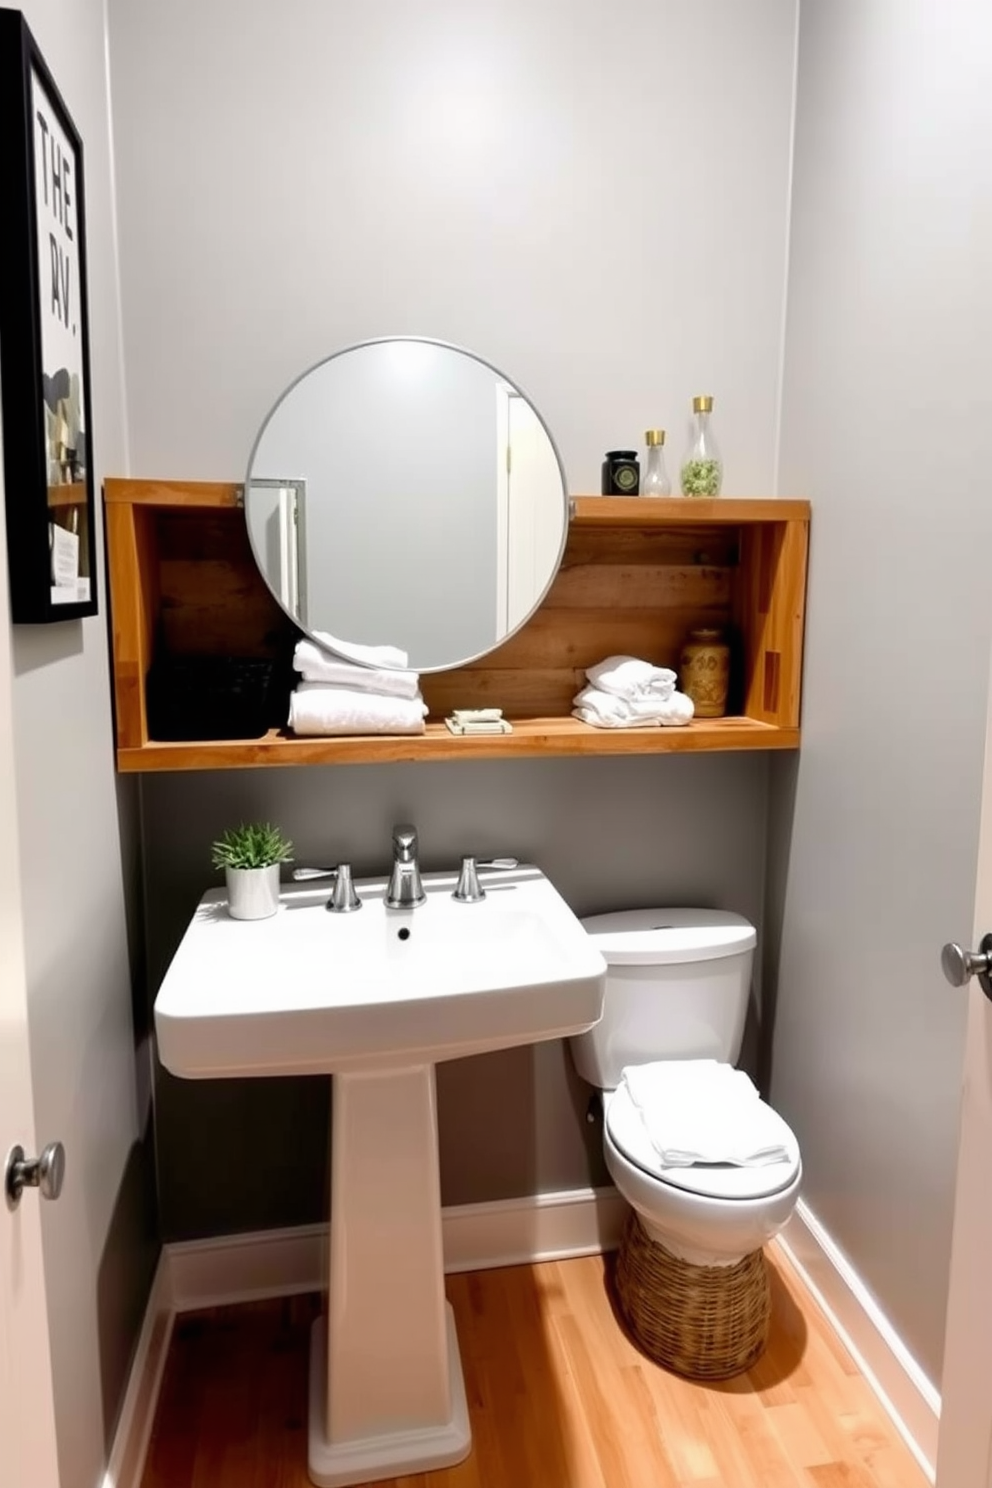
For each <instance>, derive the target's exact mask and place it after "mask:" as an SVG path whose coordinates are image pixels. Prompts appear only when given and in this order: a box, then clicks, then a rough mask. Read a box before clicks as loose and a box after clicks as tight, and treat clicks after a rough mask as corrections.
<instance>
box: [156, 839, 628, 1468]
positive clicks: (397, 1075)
mask: <svg viewBox="0 0 992 1488" xmlns="http://www.w3.org/2000/svg"><path fill="white" fill-rule="evenodd" d="M480 879H481V881H482V883H483V885H484V887H485V889H486V897H485V899H483V900H482V901H481V902H479V903H475V904H460V903H457V902H456V901H455V900H453V899H452V897H451V893H452V890H453V889H454V887H455V883H456V878H455V877H454V876H453V875H443V874H428V875H425V877H424V888H425V889H426V891H427V902H426V904H423V905H420V906H418V907H417V908H416V909H413V910H390V909H387V908H386V907H385V904H384V902H383V900H384V894H385V887H386V880H385V879H374V880H367V881H365V882H361V883H359V884H358V885H357V888H358V892H359V895H360V897H361V899H362V908H361V909H360V910H358V911H356V912H354V913H352V914H329V913H328V911H327V909H326V904H327V900H328V896H329V889H328V886H327V885H326V883H325V884H324V885H323V886H321V885H319V884H317V885H315V884H313V883H309V884H306V885H291V886H286V887H284V889H283V891H282V893H281V895H280V905H279V912H278V913H277V914H276V915H273V916H272V917H271V918H270V919H267V920H253V921H246V920H232V919H231V918H230V917H229V915H228V913H227V904H226V898H225V894H224V891H223V890H222V889H214V890H211V892H210V893H208V894H205V895H204V897H203V899H202V900H201V901H200V905H199V907H198V909H197V911H196V913H195V915H194V917H193V920H192V922H191V924H190V926H189V928H188V929H187V931H186V934H185V936H184V937H183V940H182V943H181V944H180V946H179V949H178V951H177V952H176V954H175V957H174V958H173V961H172V964H171V966H170V967H169V969H168V971H167V973H166V976H165V979H164V981H163V983H162V986H161V989H160V991H159V994H158V997H157V999H156V1002H155V1028H156V1033H157V1038H158V1052H159V1057H160V1059H161V1060H162V1063H163V1064H164V1065H165V1067H166V1068H167V1069H169V1070H171V1071H172V1073H173V1074H175V1075H179V1076H182V1077H184V1078H187V1079H207V1078H217V1077H232V1076H244V1075H290V1074H306V1075H313V1074H332V1075H333V1076H334V1080H333V1100H332V1121H331V1212H332V1223H331V1233H330V1246H329V1263H328V1282H327V1315H326V1317H324V1318H322V1319H320V1320H318V1322H317V1323H315V1325H314V1331H313V1337H312V1340H311V1357H310V1403H309V1436H308V1458H307V1461H308V1469H309V1473H310V1477H311V1479H312V1481H313V1482H314V1483H316V1484H318V1485H320V1488H344V1485H347V1484H355V1483H368V1482H371V1481H374V1480H375V1479H377V1478H392V1477H404V1476H406V1475H415V1474H419V1473H424V1472H428V1471H431V1470H433V1469H434V1468H443V1467H449V1466H451V1465H453V1464H454V1463H456V1462H460V1461H461V1460H462V1458H464V1457H465V1456H467V1454H468V1452H469V1450H470V1448H471V1440H472V1439H471V1432H470V1429H469V1416H468V1404H467V1400H466V1395H465V1384H464V1379H463V1376H462V1368H461V1362H460V1359H459V1355H458V1340H457V1336H456V1333H455V1326H454V1318H453V1315H452V1312H451V1309H450V1307H448V1306H447V1304H446V1302H445V1295H444V1257H443V1252H442V1243H441V1185H440V1175H439V1169H438V1153H437V1101H436V1094H435V1082H434V1066H435V1064H436V1063H437V1062H438V1061H439V1060H442V1059H454V1058H456V1057H462V1056H464V1055H467V1054H480V1053H483V1052H484V1051H486V1050H488V1049H505V1048H508V1047H510V1046H512V1045H514V1044H525V1043H534V1042H537V1041H539V1040H542V1039H551V1038H563V1037H566V1036H569V1035H571V1034H575V1033H581V1032H583V1031H584V1030H585V1029H587V1028H590V1027H591V1026H592V1025H593V1024H594V1023H595V1022H596V1021H597V1019H598V1018H599V1017H600V1014H601V1012H602V1004H603V989H604V984H605V974H606V964H605V962H604V961H603V958H602V956H601V955H600V953H599V951H597V950H596V949H595V947H594V944H593V941H592V940H591V939H590V937H589V936H588V935H587V934H586V931H585V930H584V929H583V927H582V925H581V924H580V923H579V921H578V920H577V919H576V917H575V915H574V914H573V913H572V911H571V910H570V909H569V907H568V905H567V904H566V903H565V901H564V900H563V899H562V898H561V896H560V895H559V893H558V892H557V890H556V889H555V888H554V886H553V885H552V884H551V883H549V881H548V880H547V879H546V878H545V876H544V874H543V873H541V872H540V870H539V869H537V868H520V869H516V870H513V871H511V872H504V871H498V872H491V873H486V872H482V873H480Z"/></svg>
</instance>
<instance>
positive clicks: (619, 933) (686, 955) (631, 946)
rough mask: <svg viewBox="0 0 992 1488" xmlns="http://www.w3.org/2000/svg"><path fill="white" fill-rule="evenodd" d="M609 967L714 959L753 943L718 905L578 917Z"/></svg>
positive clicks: (735, 917) (752, 935)
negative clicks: (711, 907)
mask: <svg viewBox="0 0 992 1488" xmlns="http://www.w3.org/2000/svg"><path fill="white" fill-rule="evenodd" d="M582 924H583V925H584V926H585V928H586V930H587V931H588V932H589V934H590V935H591V936H592V937H593V939H594V940H595V942H596V949H597V950H598V951H600V952H601V953H602V955H603V957H604V958H605V960H606V962H607V964H608V965H610V966H620V965H627V966H664V965H677V964H679V963H684V962H686V961H715V960H718V959H719V958H720V957H721V956H736V955H739V954H740V952H741V951H749V950H752V949H753V948H754V946H755V945H756V944H757V940H758V937H757V934H756V932H755V929H754V926H753V925H752V924H750V923H749V922H748V921H747V920H746V919H745V918H744V916H743V915H739V914H733V913H731V912H730V911H729V910H723V909H669V908H663V909H621V910H615V911H614V912H613V913H612V914H600V915H590V916H588V918H586V919H584V920H583V921H582Z"/></svg>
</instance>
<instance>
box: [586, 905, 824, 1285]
mask: <svg viewBox="0 0 992 1488" xmlns="http://www.w3.org/2000/svg"><path fill="white" fill-rule="evenodd" d="M583 924H584V925H585V927H586V930H587V931H588V932H589V934H590V935H591V936H593V938H594V939H595V941H596V945H597V947H598V948H599V950H600V951H602V953H603V957H604V959H605V960H606V963H607V976H606V995H605V999H604V1004H603V1017H602V1020H601V1021H600V1022H599V1023H597V1024H596V1026H595V1027H594V1028H592V1029H591V1030H590V1031H589V1032H588V1033H584V1034H581V1035H580V1036H579V1037H577V1038H573V1039H572V1040H571V1041H570V1043H571V1048H572V1057H573V1059H574V1062H575V1067H576V1069H577V1070H578V1072H579V1074H580V1075H581V1076H582V1077H583V1079H585V1080H587V1081H588V1082H589V1084H590V1085H593V1086H595V1087H596V1088H597V1089H599V1090H601V1091H602V1092H603V1108H604V1122H603V1144H604V1150H605V1156H606V1165H607V1167H608V1168H609V1171H610V1174H611V1176H612V1178H613V1181H614V1182H615V1184H616V1186H617V1188H618V1189H619V1191H620V1193H621V1194H622V1195H623V1197H624V1198H625V1199H626V1200H627V1202H628V1203H629V1204H630V1205H631V1206H632V1207H633V1208H634V1209H635V1210H636V1212H637V1215H638V1217H639V1219H640V1221H641V1225H642V1227H643V1229H644V1231H645V1233H646V1235H647V1236H648V1238H649V1239H650V1240H652V1241H654V1242H655V1243H657V1244H660V1245H662V1246H663V1247H664V1248H665V1250H666V1251H668V1252H669V1254H670V1255H672V1256H674V1257H676V1258H678V1260H680V1261H685V1262H688V1263H689V1264H690V1265H692V1266H709V1267H712V1266H720V1267H724V1266H726V1267H729V1266H733V1265H735V1264H736V1263H738V1262H740V1261H741V1260H742V1259H743V1258H744V1257H745V1256H747V1255H749V1254H750V1253H752V1252H754V1251H758V1250H760V1248H761V1247H762V1246H763V1245H765V1244H766V1243H767V1242H768V1241H769V1240H771V1239H772V1237H773V1236H774V1235H776V1234H777V1233H778V1231H779V1230H780V1229H781V1228H782V1226H783V1225H784V1224H785V1223H786V1221H787V1220H788V1218H789V1216H790V1215H791V1213H792V1211H793V1209H794V1208H795V1204H796V1200H797V1198H798V1196H799V1187H800V1184H801V1181H802V1163H801V1160H800V1155H799V1144H798V1142H797V1141H796V1138H795V1136H794V1135H793V1133H792V1132H791V1130H790V1129H789V1127H788V1126H787V1124H786V1123H785V1122H784V1121H783V1120H782V1118H781V1117H780V1116H777V1115H776V1114H775V1113H774V1112H772V1111H770V1109H769V1108H767V1107H765V1108H764V1110H763V1112H762V1120H763V1121H764V1122H765V1123H766V1124H767V1125H770V1126H771V1127H772V1129H773V1130H774V1132H775V1133H776V1136H775V1142H776V1144H781V1146H782V1148H783V1149H784V1154H785V1155H784V1157H783V1158H782V1159H781V1160H779V1161H776V1162H771V1163H768V1164H767V1165H764V1166H753V1167H744V1166H732V1165H729V1164H727V1165H724V1164H720V1163H716V1164H706V1165H699V1166H684V1167H666V1166H663V1164H662V1159H661V1157H660V1156H659V1152H658V1150H657V1145H656V1144H657V1137H658V1133H657V1132H652V1134H651V1135H650V1136H649V1134H648V1132H647V1130H646V1128H645V1125H644V1122H643V1121H642V1119H641V1115H640V1113H639V1111H638V1109H637V1108H636V1107H635V1105H634V1103H633V1101H632V1099H631V1097H630V1094H629V1093H628V1091H627V1088H626V1086H625V1085H624V1084H622V1083H621V1072H622V1070H623V1069H624V1067H625V1066H629V1065H647V1064H652V1063H654V1062H655V1061H659V1060H695V1059H699V1060H713V1059H716V1060H719V1061H722V1062H726V1063H728V1064H734V1063H735V1062H736V1060H737V1057H738V1055H739V1054H740V1048H741V1039H742V1037H743V1034H744V1020H745V1016H746V1013H747V1003H748V995H749V992H750V987H751V962H752V959H753V957H754V947H755V943H756V940H757V936H756V934H755V931H754V927H753V926H752V925H749V924H748V922H747V920H745V919H744V918H742V916H740V915H737V914H729V913H726V912H724V911H721V910H708V909H638V910H624V911H621V912H619V913H615V914H603V915H593V916H592V917H591V918H589V919H586V920H584V921H583ZM703 1068H704V1067H703V1066H700V1071H699V1074H700V1076H701V1075H702V1073H703ZM710 1068H712V1067H710ZM683 1077H684V1070H683ZM656 1078H657V1079H661V1078H663V1072H661V1071H659V1072H658V1073H657V1076H656ZM689 1078H691V1079H695V1078H696V1072H695V1071H689ZM652 1137H653V1138H654V1141H652Z"/></svg>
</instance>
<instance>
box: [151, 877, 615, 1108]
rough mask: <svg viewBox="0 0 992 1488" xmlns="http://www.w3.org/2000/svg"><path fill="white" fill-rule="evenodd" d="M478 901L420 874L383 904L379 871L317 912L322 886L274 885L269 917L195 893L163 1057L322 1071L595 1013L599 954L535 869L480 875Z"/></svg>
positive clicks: (450, 882)
mask: <svg viewBox="0 0 992 1488" xmlns="http://www.w3.org/2000/svg"><path fill="white" fill-rule="evenodd" d="M482 878H483V881H484V883H485V886H486V897H485V899H484V900H482V902H481V903H478V904H460V903H458V902H457V901H456V900H454V899H452V897H451V891H452V889H453V888H454V887H455V882H456V879H455V878H454V877H452V876H451V875H442V874H426V875H425V876H424V888H425V889H426V891H427V903H426V904H423V905H421V906H419V907H418V908H417V909H414V910H390V909H386V907H385V905H384V903H383V897H384V893H385V883H386V881H385V880H384V879H376V880H372V881H365V882H363V883H359V884H358V886H357V887H358V892H359V895H360V897H361V899H362V901H363V902H362V908H361V909H360V910H358V911H356V912H355V913H353V914H329V913H328V912H327V909H326V907H325V906H326V904H327V900H328V896H329V890H328V887H327V885H326V884H324V885H323V886H321V885H314V884H313V883H310V884H307V885H298V886H297V885H291V886H286V887H284V888H283V890H282V892H281V895H280V906H279V912H278V914H276V915H273V916H272V917H271V918H270V919H267V920H251V921H246V920H232V919H231V918H230V917H229V915H228V913H227V901H226V897H225V893H224V890H223V889H213V890H211V891H210V892H209V893H207V894H205V895H204V897H203V899H202V900H201V901H200V906H199V908H198V909H197V911H196V914H195V915H194V918H193V921H192V924H191V925H190V927H189V929H188V930H187V932H186V935H185V937H184V939H183V941H182V943H181V945H180V947H179V950H178V951H177V952H176V955H175V958H174V960H173V962H172V965H171V966H170V967H169V970H168V972H167V974H166V977H165V980H164V982H163V983H162V987H161V990H160V992H159V994H158V999H157V1001H156V1004H155V1024H156V1029H157V1032H158V1052H159V1058H160V1059H161V1061H162V1063H163V1064H164V1065H165V1067H166V1069H168V1070H171V1072H172V1073H173V1074H174V1075H180V1076H182V1077H184V1078H186V1079H205V1078H216V1077H218V1076H232V1075H287V1074H308V1075H312V1074H331V1073H336V1072H339V1071H345V1070H357V1069H360V1068H362V1067H363V1066H364V1067H367V1068H369V1067H370V1068H376V1069H381V1068H382V1067H383V1066H384V1065H387V1064H394V1065H396V1064H408V1063H410V1062H411V1061H417V1060H429V1061H431V1062H432V1063H436V1062H437V1061H439V1060H442V1059H452V1058H455V1057H460V1056H463V1055H466V1054H480V1053H483V1052H484V1051H485V1050H487V1049H503V1048H508V1047H510V1046H511V1045H513V1044H522V1043H531V1042H533V1041H535V1040H538V1039H548V1038H563V1037H566V1036H568V1035H571V1034H574V1033H579V1032H581V1031H582V1030H583V1029H586V1028H589V1027H590V1026H591V1025H592V1024H593V1023H595V1022H596V1021H597V1019H598V1018H599V1016H600V1013H601V1012H602V1001H603V960H602V957H601V956H600V954H599V952H598V951H596V950H595V949H594V947H593V944H592V942H591V940H590V939H589V937H588V935H587V934H586V932H585V931H584V930H583V928H582V926H581V925H580V924H579V922H578V921H577V919H576V918H575V916H574V915H573V913H572V911H571V910H570V909H569V908H568V906H567V904H565V902H564V900H563V899H562V898H561V896H560V895H559V894H558V892H557V890H556V889H555V888H554V887H553V885H552V884H551V883H549V881H548V880H547V879H546V878H545V876H544V874H543V873H541V872H540V871H539V870H538V869H536V868H522V869H518V870H516V871H514V872H512V873H506V872H500V873H498V874H496V873H494V874H490V875H486V874H485V873H483V875H482Z"/></svg>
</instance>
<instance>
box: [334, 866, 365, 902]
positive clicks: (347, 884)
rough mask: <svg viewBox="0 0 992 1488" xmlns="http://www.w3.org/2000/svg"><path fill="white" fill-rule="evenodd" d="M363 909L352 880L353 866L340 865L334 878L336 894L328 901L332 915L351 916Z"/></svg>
mask: <svg viewBox="0 0 992 1488" xmlns="http://www.w3.org/2000/svg"><path fill="white" fill-rule="evenodd" d="M361 907H362V901H361V899H359V897H358V894H357V893H356V891H355V885H354V883H353V882H352V878H351V864H350V863H339V864H338V871H337V873H336V874H335V877H334V893H333V894H332V895H331V897H330V899H329V900H328V901H327V908H328V909H329V910H330V911H331V913H332V914H351V912H352V910H355V909H361Z"/></svg>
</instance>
